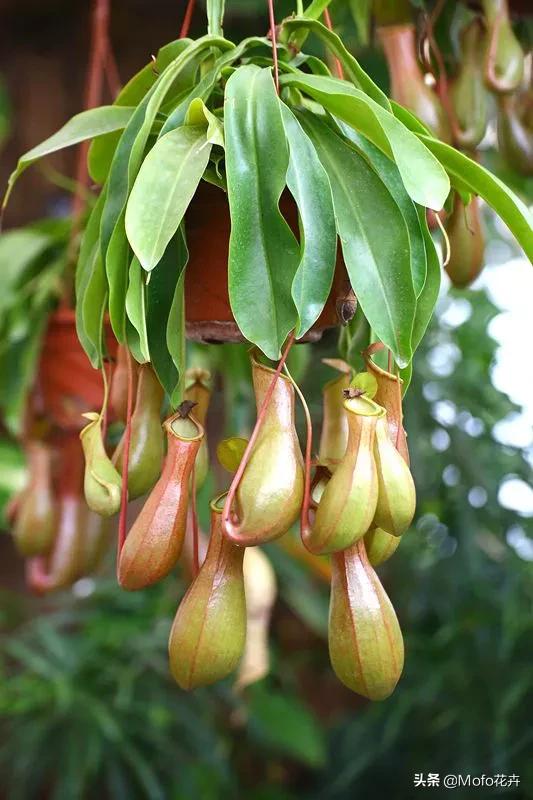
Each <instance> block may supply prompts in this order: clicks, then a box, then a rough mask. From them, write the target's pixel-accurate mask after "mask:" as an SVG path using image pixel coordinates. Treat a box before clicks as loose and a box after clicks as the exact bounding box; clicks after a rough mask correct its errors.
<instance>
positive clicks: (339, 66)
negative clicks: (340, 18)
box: [324, 8, 344, 80]
mask: <svg viewBox="0 0 533 800" xmlns="http://www.w3.org/2000/svg"><path fill="white" fill-rule="evenodd" d="M324 22H325V23H326V28H327V29H328V30H329V31H332V32H333V21H332V19H331V14H330V13H329V8H325V9H324ZM333 63H334V65H335V72H336V73H337V77H338V78H340V79H341V80H342V79H343V78H344V70H343V68H342V64H341V62H340V60H339V59H338V58H337V56H335V57H334V58H333Z"/></svg>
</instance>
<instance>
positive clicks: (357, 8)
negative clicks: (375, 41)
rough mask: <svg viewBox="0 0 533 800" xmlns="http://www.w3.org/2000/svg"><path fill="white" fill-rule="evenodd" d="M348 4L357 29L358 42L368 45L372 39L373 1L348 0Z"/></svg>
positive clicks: (364, 45)
mask: <svg viewBox="0 0 533 800" xmlns="http://www.w3.org/2000/svg"><path fill="white" fill-rule="evenodd" d="M348 5H349V6H350V11H351V12H352V17H353V21H354V23H355V27H356V30H357V39H358V44H360V45H362V46H363V47H367V45H368V43H369V40H370V25H371V21H372V2H371V0H348Z"/></svg>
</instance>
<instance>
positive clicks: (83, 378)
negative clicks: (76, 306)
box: [36, 309, 116, 431]
mask: <svg viewBox="0 0 533 800" xmlns="http://www.w3.org/2000/svg"><path fill="white" fill-rule="evenodd" d="M105 332H106V341H107V347H108V352H109V353H110V355H111V356H114V355H115V353H116V342H115V340H114V339H113V337H112V335H111V327H110V325H109V323H106V330H105ZM36 389H37V408H38V411H39V412H41V413H42V414H43V415H44V416H46V417H47V418H48V419H49V420H50V421H51V422H52V423H53V424H54V425H56V426H57V427H58V428H61V429H62V430H69V431H79V430H81V429H82V428H83V427H84V425H85V424H86V421H85V420H84V419H83V417H82V416H81V415H82V414H83V413H84V412H86V411H92V410H94V409H95V408H101V407H102V404H103V400H104V385H103V379H102V375H101V373H100V371H99V370H97V369H94V368H93V367H92V365H91V363H90V361H89V359H88V358H87V355H86V353H85V351H84V350H83V348H82V346H81V344H80V342H79V340H78V336H77V333H76V318H75V313H74V311H72V310H71V309H59V310H58V311H55V312H54V313H53V314H52V315H51V317H50V322H49V324H48V330H47V332H46V335H45V338H44V344H43V348H42V351H41V358H40V362H39V369H38V379H37V386H36Z"/></svg>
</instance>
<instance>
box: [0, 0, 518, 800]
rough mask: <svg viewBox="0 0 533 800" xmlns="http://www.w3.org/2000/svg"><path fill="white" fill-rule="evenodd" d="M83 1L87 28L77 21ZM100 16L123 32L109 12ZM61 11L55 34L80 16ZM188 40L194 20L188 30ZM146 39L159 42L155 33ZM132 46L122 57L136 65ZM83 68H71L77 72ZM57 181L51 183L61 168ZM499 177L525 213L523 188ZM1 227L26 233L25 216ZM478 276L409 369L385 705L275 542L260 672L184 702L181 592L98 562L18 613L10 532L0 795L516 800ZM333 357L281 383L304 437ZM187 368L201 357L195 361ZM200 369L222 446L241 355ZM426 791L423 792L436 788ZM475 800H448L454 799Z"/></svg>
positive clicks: (241, 393)
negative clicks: (452, 788) (510, 779)
mask: <svg viewBox="0 0 533 800" xmlns="http://www.w3.org/2000/svg"><path fill="white" fill-rule="evenodd" d="M27 5H28V20H29V23H28V24H30V26H31V25H32V24H33V25H36V24H38V20H39V19H40V15H42V14H43V13H44V12H43V10H42V9H39V8H36V7H35V4H27ZM46 5H47V6H48V4H46ZM82 5H83V9H84V13H85V12H87V11H88V4H87V3H86V4H80V7H81V6H82ZM116 5H117V7H118V8H117V11H116V18H117V20H118V21H116V23H115V24H116V25H117V26H120V20H124V16H125V14H126V11H125V4H124V3H119V2H117V4H116ZM157 5H158V7H159V4H157ZM348 5H350V4H346V3H341V2H339V1H338V2H336V3H333V6H332V13H333V15H334V19H335V21H336V24H337V27H339V28H340V31H341V33H343V34H345V35H346V36H347V41H348V43H349V44H351V45H352V46H353V47H354V48H356V47H358V42H360V39H361V37H360V36H359V37H358V34H357V32H356V28H355V26H354V25H353V20H352V19H351V17H349V15H348V13H347V11H346V9H347V6H348ZM352 5H353V4H352ZM6 6H7V9H6V18H7V23H8V25H7V29H8V30H9V31H11V39H10V46H11V48H16V46H17V36H18V37H19V41H21V38H22V35H21V30H20V25H19V26H18V28H17V26H16V24H15V20H16V18H17V15H18V16H19V17H20V15H22V14H23V13H24V10H23V6H24V4H22V5H21V6H18V10H17V11H16V10H15V6H14V4H9V3H8V4H6ZM129 6H130V11H131V14H132V19H134V18H136V16H135V15H136V13H137V12H138V14H139V15H140V16H142V14H144V15H145V16H146V13H147V11H146V4H142V3H140V2H134V3H130V4H129ZM227 6H228V26H227V28H228V34H229V35H234V36H235V37H237V36H244V35H247V34H249V33H251V32H252V31H253V32H257V30H261V29H262V27H261V26H263V28H265V29H266V13H264V3H263V2H260V1H259V0H253V2H252V0H232V1H231V2H228V3H227ZM161 7H162V10H161V15H160V16H161V19H159V25H160V27H161V25H163V23H164V22H165V20H166V24H167V25H169V20H170V19H174V20H175V23H174V27H175V28H177V27H178V26H179V22H180V14H179V13H178V14H176V4H175V3H172V4H170V3H162V4H161ZM199 7H201V4H199ZM76 8H77V7H76ZM153 8H154V6H153V4H151V9H152V11H151V14H154V12H153ZM276 10H277V13H278V14H279V16H281V15H282V14H283V13H285V12H286V11H289V10H292V4H290V3H288V2H287V3H284V2H278V3H276ZM62 12H63V13H67V12H66V11H65V4H62V3H61V2H55V3H52V4H50V8H49V9H47V10H46V13H47V14H49V15H50V16H51V17H52V18H53V17H54V15H57V14H60V13H62ZM259 12H260V13H262V17H261V18H259V17H258V14H259ZM68 13H70V15H71V16H68V15H67V18H66V22H65V26H66V29H67V30H68V29H69V25H70V26H72V25H73V24H74V23H73V19H74V18H75V16H76V14H78V16H79V10H76V9H71V11H70V12H68ZM32 15H33V16H32ZM154 16H155V14H154ZM176 17H177V18H176ZM32 20H33V23H32ZM35 20H37V22H36V21H35ZM143 20H144V21H146V19H145V18H144V17H143ZM143 24H144V22H143ZM154 24H155V23H154ZM202 25H203V17H202V14H201V13H200V12H198V13H197V15H196V17H195V27H194V28H193V34H196V33H198V32H200V31H201V29H202ZM168 29H169V28H167V38H168ZM5 30H6V29H5V28H4V35H6V33H5ZM146 30H147V31H148V32H147V33H146V36H147V37H148V38H149V37H150V36H152V38H154V39H155V37H156V33H154V31H151V30H150V28H149V27H147V28H146ZM17 31H18V32H17ZM123 36H124V34H122V37H123ZM135 36H137V34H135ZM117 39H118V43H119V64H121V61H120V47H121V46H122V47H125V45H124V43H123V41H122V39H121V36H120V34H118V35H117ZM121 41H122V44H121ZM150 44H151V43H150ZM20 46H21V47H22V46H23V45H22V44H21V45H20ZM156 46H157V42H155V43H154V49H155V47H156ZM146 49H147V47H146V46H145V47H144V48H141V47H140V45H139V43H138V40H137V50H136V57H137V63H136V65H137V66H139V65H140V64H142V63H143V62H144V60H145V50H146ZM148 49H149V47H148ZM358 52H359V54H360V55H361V57H362V60H363V62H364V63H365V65H366V67H367V68H369V69H371V70H372V72H373V74H374V76H375V77H376V78H377V79H378V80H379V81H380V82H381V83H382V85H384V84H385V83H386V71H385V68H384V65H383V62H382V60H381V59H380V58H379V56H378V55H376V52H375V51H372V50H370V49H362V50H361V47H358ZM78 61H80V59H79V58H78ZM82 67H83V64H81V65H80V64H76V66H75V69H76V70H77V69H79V70H80V74H82ZM73 69H74V62H73ZM5 71H6V72H7V73H8V79H6V82H5V86H4V85H2V86H0V142H1V139H2V136H6V137H7V136H8V132H9V130H10V129H14V131H15V139H14V141H13V140H8V143H9V142H10V144H9V147H8V151H10V152H11V150H12V149H13V148H15V149H16V150H17V152H20V151H21V150H24V149H25V146H24V144H21V138H20V137H18V139H17V136H16V132H17V125H18V124H19V123H18V118H17V111H18V109H17V108H15V109H14V110H13V108H12V104H11V101H10V99H9V98H10V80H9V72H10V70H9V68H6V70H5ZM127 71H129V70H127ZM71 94H72V96H71V97H70V100H69V102H70V105H71V106H72V105H73V106H74V110H76V108H77V107H78V105H79V94H76V93H75V92H72V87H71ZM15 105H16V104H15ZM10 108H11V111H10V110H9V109H10ZM64 116H67V114H66V113H65V114H64ZM54 127H57V126H54V125H51V126H50V128H51V129H52V128H54ZM47 132H48V131H45V132H44V134H46V133H47ZM30 138H31V143H33V142H34V141H37V140H39V139H40V138H43V137H42V136H40V135H39V133H36V132H33V133H32V135H31V137H30ZM0 146H1V144H0ZM10 148H11V150H10ZM5 162H6V158H4V159H3V165H4V166H5ZM11 163H12V162H11ZM63 166H65V169H66V171H68V162H67V163H66V165H63ZM503 177H504V178H507V177H508V176H506V175H504V176H503ZM512 180H513V183H514V185H515V186H516V187H517V188H518V189H519V190H520V191H521V192H522V193H523V195H524V196H526V197H528V196H529V198H530V197H531V193H530V185H529V186H528V185H527V184H525V183H520V182H519V181H518V179H516V177H515V176H512ZM47 191H49V189H48V190H47ZM20 194H22V195H24V192H23V191H21V193H20ZM19 196H20V195H19ZM46 198H47V199H46V203H45V207H44V208H41V212H42V211H43V210H44V211H46V212H48V213H52V212H55V211H58V210H59V211H60V210H61V209H62V208H65V202H66V201H65V193H64V191H63V190H61V191H60V190H59V189H58V188H56V189H55V190H54V192H53V193H52V194H48V195H46ZM41 201H42V195H41ZM19 214H20V215H21V219H22V218H23V216H24V212H23V211H19ZM488 228H489V232H490V235H491V237H492V238H491V242H492V246H493V252H498V246H499V245H501V244H502V243H504V244H505V247H504V250H503V251H501V252H502V253H503V252H505V259H507V260H509V261H510V259H511V257H512V256H516V255H517V254H516V253H515V252H512V251H510V249H509V248H510V247H511V245H510V244H509V243H508V241H507V239H506V236H505V234H504V233H502V232H501V231H500V230H497V229H494V227H493V223H492V221H491V220H488ZM494 248H495V249H494ZM505 259H504V258H503V256H502V258H500V263H501V262H502V260H505ZM496 261H497V259H496ZM490 275H491V268H490V267H489V268H488V270H486V276H485V278H483V279H481V280H480V281H478V282H477V283H476V284H475V285H474V288H473V289H471V290H466V291H462V292H456V291H448V292H447V293H445V294H444V295H443V297H442V298H441V301H440V303H439V311H438V315H437V318H436V319H435V321H434V323H433V324H432V326H431V329H430V331H429V333H428V335H427V337H426V340H425V342H424V344H423V346H422V347H421V348H420V351H419V353H418V354H417V357H416V361H415V369H414V376H413V381H412V384H411V387H410V389H409V392H408V394H407V398H406V402H405V414H406V427H407V430H408V433H409V446H410V451H411V458H412V467H413V471H414V475H415V479H416V483H417V490H418V510H417V517H416V520H415V523H414V524H413V528H412V530H411V531H410V532H409V533H408V534H406V536H405V537H404V540H403V542H402V545H401V547H400V549H399V550H398V552H397V554H396V555H395V557H394V558H393V559H392V560H391V561H390V562H388V563H387V564H385V565H384V566H383V567H382V568H380V575H381V577H382V580H383V582H384V584H385V586H386V589H387V591H388V593H389V595H390V596H391V598H392V600H393V603H394V605H395V608H396V610H397V613H398V616H399V619H400V622H401V625H402V629H403V632H404V636H405V640H406V667H405V672H404V675H403V677H402V679H401V681H400V684H399V686H398V688H397V690H396V692H395V693H394V695H393V696H392V697H391V698H390V699H389V700H387V701H385V702H383V703H376V704H370V703H367V702H365V701H363V700H361V699H360V698H358V697H356V696H355V695H353V694H351V693H350V692H349V691H348V690H346V689H344V688H343V687H342V686H341V685H340V684H339V683H338V682H337V681H336V679H335V678H334V676H333V674H332V672H331V668H330V666H329V660H328V654H327V640H326V624H327V610H328V587H327V585H326V584H325V583H324V581H323V580H322V579H321V578H320V576H319V575H315V574H313V573H311V572H310V571H309V569H308V567H307V566H306V565H305V564H304V563H303V562H300V561H299V560H298V559H297V558H296V559H295V558H294V557H293V556H292V555H290V554H288V553H287V552H286V548H282V547H281V546H280V545H278V544H272V545H270V546H269V547H267V548H265V549H266V550H267V552H268V555H269V557H270V558H271V560H272V562H273V563H274V565H275V568H276V573H277V576H278V581H279V598H278V602H277V604H276V607H275V611H274V618H273V623H272V631H271V659H272V670H271V674H270V675H269V677H268V678H266V679H265V680H263V681H261V682H260V683H258V684H256V685H254V686H251V687H249V688H248V689H246V690H245V691H244V693H241V694H239V693H237V692H236V691H235V689H234V688H233V686H232V684H231V682H226V683H224V684H221V685H219V686H217V687H215V688H213V689H203V690H198V691H196V692H194V693H193V694H187V693H184V692H182V691H181V690H179V689H178V688H177V686H176V685H175V684H174V683H173V682H172V680H171V679H170V677H169V674H168V667H167V655H166V646H167V637H168V631H169V626H170V623H171V619H172V617H173V614H174V612H175V609H176V606H177V602H178V599H179V597H180V596H181V594H182V593H183V590H184V588H185V585H186V582H185V578H184V577H183V576H181V575H177V576H172V577H170V578H168V579H167V580H166V581H165V582H163V584H161V585H159V586H156V587H153V588H152V589H150V590H147V591H144V592H141V593H136V594H129V593H125V592H122V591H120V590H119V589H118V587H117V586H116V584H115V581H114V578H113V569H114V566H113V555H112V553H110V556H109V560H108V563H107V565H106V568H105V569H104V570H103V572H102V575H101V576H99V577H98V578H96V579H95V580H93V579H84V580H82V581H79V582H78V583H77V584H76V585H75V586H74V587H73V590H72V591H69V592H65V593H63V594H60V595H56V596H53V597H49V598H46V599H36V598H33V597H30V596H28V595H27V594H26V593H25V592H24V590H23V589H22V588H21V581H20V577H21V574H20V569H19V574H17V575H13V570H15V571H16V569H17V566H16V565H17V562H16V561H15V557H14V555H13V553H12V552H11V551H10V549H9V548H10V545H9V542H8V537H7V536H6V537H2V538H3V542H2V546H3V549H2V552H3V553H7V556H6V557H5V563H6V565H8V567H9V574H7V572H8V569H7V567H4V569H3V570H2V579H3V585H4V588H3V589H2V590H1V595H0V619H1V626H2V631H3V634H2V639H1V647H0V796H5V797H7V798H9V800H33V799H34V798H50V799H51V800H72V799H73V798H87V799H88V800H93V798H94V799H95V800H96V798H98V800H100V798H117V800H121V798H124V799H126V798H127V800H135V799H136V798H149V799H150V800H159V799H160V798H161V799H163V798H172V799H173V800H181V798H184V800H185V798H187V799H188V798H191V797H200V798H202V800H211V798H213V800H215V798H221V797H224V798H226V797H228V798H242V797H246V798H251V799H252V800H291V799H293V798H294V799H295V798H298V800H300V798H308V799H309V800H319V798H320V800H329V799H330V798H331V800H348V799H350V800H351V799H352V798H356V797H357V798H358V797H369V796H375V797H394V798H396V800H404V798H405V800H407V798H412V797H413V796H423V790H421V789H417V790H414V789H413V776H414V774H415V773H421V772H424V773H427V772H433V773H440V774H441V777H442V776H443V775H445V774H446V773H448V772H450V773H454V774H455V773H463V774H472V775H481V774H483V773H484V774H488V775H491V774H496V773H507V774H511V773H515V774H518V775H520V776H521V785H520V787H518V788H512V789H509V790H507V791H504V790H503V789H502V790H500V791H501V793H502V794H505V795H506V796H508V797H514V798H530V797H533V762H532V759H531V755H530V754H531V747H532V744H533V721H532V718H531V708H532V707H533V672H532V670H531V652H532V642H533V613H532V612H533V581H532V563H533V526H532V522H531V520H532V513H533V510H532V509H531V508H529V507H527V503H526V504H525V505H522V506H520V503H514V504H513V503H509V502H506V501H505V497H504V492H503V490H502V487H504V486H505V485H509V483H513V485H514V487H515V489H516V487H519V493H520V487H522V491H525V489H524V487H526V489H527V486H526V484H527V482H531V466H532V463H533V449H532V444H531V437H529V438H528V437H527V436H526V437H525V438H523V439H522V440H521V441H520V442H515V443H514V444H513V443H512V442H510V440H509V439H506V438H505V437H504V436H502V435H501V433H499V431H501V426H502V423H503V424H505V423H506V422H508V421H509V420H513V419H515V420H516V419H517V418H519V417H520V416H522V417H523V416H524V415H523V414H522V411H521V408H520V407H519V406H517V405H516V404H515V403H513V402H512V401H511V400H510V398H509V396H508V394H506V393H504V392H502V391H501V390H500V389H498V388H496V386H495V385H494V382H493V378H492V375H493V372H494V363H495V359H496V355H497V350H498V343H497V341H495V339H494V338H492V336H491V334H490V331H491V330H492V329H493V326H492V325H491V322H492V321H493V320H494V319H495V318H496V317H497V316H498V315H500V316H501V309H500V308H499V307H498V306H497V305H495V303H494V298H493V294H494V293H493V292H491V291H490V283H491V281H490ZM516 291H517V292H519V291H520V287H519V286H518V287H517V289H516ZM521 346H522V345H521V343H520V342H517V348H518V349H520V347H521ZM336 352H337V341H336V335H334V334H328V335H326V336H325V337H324V339H323V341H322V342H321V343H320V344H319V345H316V346H313V348H312V349H310V348H309V347H307V346H302V347H299V348H297V349H296V350H295V351H294V357H293V364H292V370H293V372H294V375H295V377H297V379H298V380H299V381H300V382H301V384H302V388H303V390H304V393H305V395H306V397H307V398H308V401H309V403H310V407H311V411H312V413H313V416H314V419H315V421H316V422H317V426H316V432H317V433H318V421H319V417H320V407H321V397H320V390H321V386H322V384H323V383H324V382H325V381H326V380H327V379H328V378H329V377H330V373H329V371H328V370H327V368H326V367H324V366H323V365H322V364H321V361H320V359H321V358H323V357H326V356H334V355H336ZM192 355H193V356H194V357H195V358H196V359H199V358H202V359H203V358H205V357H206V351H205V349H202V350H201V352H200V351H199V350H195V351H192ZM207 357H208V358H209V359H210V362H211V364H212V365H215V366H217V368H218V370H219V373H218V377H217V384H216V385H217V391H216V394H215V397H214V401H213V409H214V411H213V413H214V414H220V416H221V417H222V418H223V419H224V420H225V426H226V429H227V433H228V435H230V434H231V435H236V434H239V433H241V434H242V433H245V432H246V430H247V429H249V425H250V422H251V418H250V410H251V408H252V403H251V387H250V380H249V371H248V366H247V361H246V355H245V351H244V348H241V347H237V346H231V347H227V346H225V347H223V348H209V352H208V353H207ZM527 359H528V356H527V348H524V355H523V356H522V358H521V361H520V359H519V360H517V363H518V364H519V365H520V366H519V367H517V370H522V371H523V373H525V374H524V375H523V376H522V381H524V380H525V381H527V380H529V383H530V384H531V379H530V376H529V377H528V374H527V373H528V372H530V365H529V363H528V360H527ZM299 424H302V420H301V419H300V420H299ZM526 425H527V420H526ZM0 476H1V479H0V505H1V506H2V508H4V507H5V502H6V501H7V499H8V497H9V496H10V495H11V494H12V493H13V492H14V491H15V490H16V489H17V488H19V487H20V484H21V481H22V480H23V463H22V459H21V456H20V453H19V451H18V448H17V446H16V445H15V444H14V443H13V442H12V440H9V439H8V438H7V437H5V436H4V438H3V439H2V440H1V441H0ZM217 483H218V484H219V485H220V483H221V476H220V475H218V474H217V475H213V476H211V481H210V482H208V485H207V486H206V488H205V489H204V490H203V494H202V497H201V498H200V500H201V502H200V510H201V512H202V514H204V517H203V519H204V525H205V509H206V507H207V499H208V497H209V495H210V494H211V493H213V492H214V490H215V488H216V484H217ZM4 527H7V526H6V525H5V524H4ZM111 549H112V548H111ZM6 586H10V587H11V588H10V589H7V588H5V587H6ZM426 791H427V792H428V793H429V792H431V796H433V797H439V796H443V795H444V794H445V792H446V790H445V789H443V788H434V789H428V790H426ZM419 792H420V794H418V793H419ZM415 793H416V794H415ZM480 793H481V790H480ZM471 794H472V792H471V791H470V792H469V791H468V790H466V793H465V794H464V795H462V794H461V790H458V791H457V792H456V793H455V796H456V797H462V796H464V797H467V796H471ZM494 794H497V792H496V791H494Z"/></svg>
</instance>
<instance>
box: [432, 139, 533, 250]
mask: <svg viewBox="0 0 533 800" xmlns="http://www.w3.org/2000/svg"><path fill="white" fill-rule="evenodd" d="M420 139H421V141H423V142H424V144H425V145H426V147H428V148H429V149H430V150H431V151H432V152H433V153H434V154H435V155H436V156H437V158H438V159H439V160H440V162H441V163H442V164H443V166H444V167H445V169H446V170H447V171H448V172H449V174H450V176H451V178H452V183H454V182H455V181H458V182H459V184H460V186H466V187H467V188H468V189H469V190H470V191H471V192H472V193H473V194H477V195H479V196H480V197H482V198H483V199H484V200H485V202H486V203H488V205H489V206H491V208H493V209H494V211H495V212H496V213H497V214H498V216H500V217H501V219H502V220H503V221H504V222H505V224H506V225H507V226H508V228H509V230H510V231H511V232H512V233H513V234H514V235H515V237H516V240H517V241H518V243H519V244H520V245H521V247H522V248H523V249H524V252H525V254H526V255H527V257H528V258H529V260H530V261H533V218H532V216H531V214H530V212H529V210H528V209H527V207H526V206H525V205H524V203H523V202H522V201H521V200H520V198H519V197H517V196H516V195H515V193H514V192H512V191H511V189H509V188H508V187H507V186H506V185H505V184H504V183H503V182H502V181H501V180H500V179H499V178H497V177H496V176H495V175H493V174H492V173H491V172H489V171H488V169H485V167H482V166H481V164H478V163H477V162H476V161H472V159H471V158H468V156H465V155H464V154H463V153H460V152H459V151H458V150H455V149H454V148H453V147H450V145H448V144H444V143H443V142H439V141H438V140H437V139H433V138H432V137H430V136H424V135H422V134H421V135H420Z"/></svg>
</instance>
